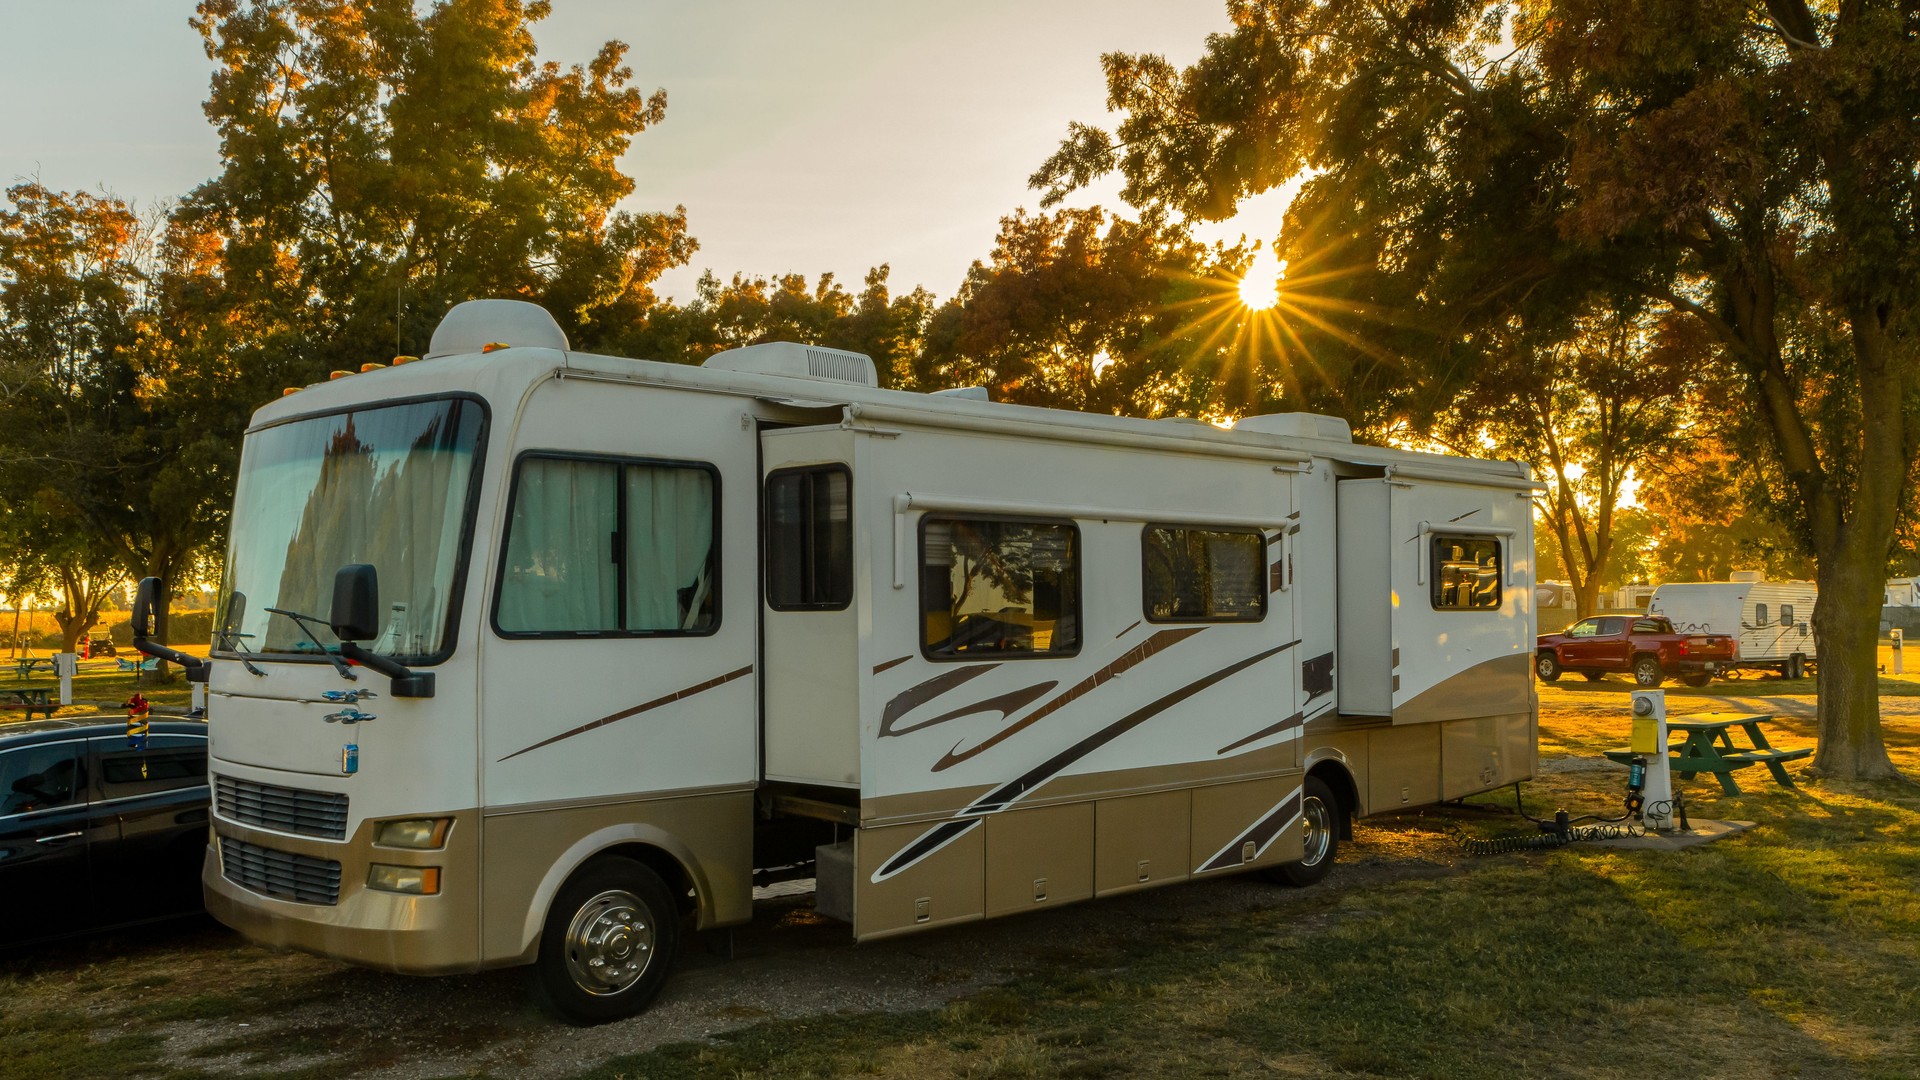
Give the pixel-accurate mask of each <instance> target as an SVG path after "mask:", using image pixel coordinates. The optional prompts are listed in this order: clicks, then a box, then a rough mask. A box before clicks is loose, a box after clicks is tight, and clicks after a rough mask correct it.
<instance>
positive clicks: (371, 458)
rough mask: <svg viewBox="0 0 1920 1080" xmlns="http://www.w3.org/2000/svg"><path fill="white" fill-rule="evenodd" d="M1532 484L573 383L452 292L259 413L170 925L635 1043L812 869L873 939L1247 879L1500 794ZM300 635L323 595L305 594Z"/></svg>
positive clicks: (890, 395)
mask: <svg viewBox="0 0 1920 1080" xmlns="http://www.w3.org/2000/svg"><path fill="white" fill-rule="evenodd" d="M1532 488H1533V484H1532V482H1531V481H1530V480H1529V478H1528V474H1527V470H1526V467H1525V466H1523V465H1519V464H1515V463H1510V462H1492V461H1476V460H1467V459H1459V458H1447V457H1439V456H1434V455H1427V454H1417V453H1409V452H1402V451H1396V450H1390V449H1382V448H1377V447H1369V446H1361V445H1356V444H1354V443H1353V442H1352V441H1351V440H1350V438H1349V437H1348V434H1347V430H1346V425H1345V424H1343V423H1341V422H1340V421H1337V420H1332V419H1329V418H1325V417H1318V416H1311V415H1304V414H1293V415H1279V416H1260V417H1252V418H1249V419H1247V420H1244V421H1242V422H1241V423H1240V424H1239V426H1238V427H1237V428H1235V429H1233V430H1231V431H1227V430H1221V429H1218V428H1215V427H1212V426H1209V425H1203V424H1194V423H1171V422H1164V421H1150V420H1137V419H1127V418H1120V417H1112V416H1091V415H1082V414H1076V413H1068V412H1061V411H1055V410H1045V409H1034V408H1026V407H1020V406H1010V405H1003V404H995V403H992V402H989V401H987V400H985V395H984V394H981V393H978V392H964V391H963V392H957V393H943V394H931V395H923V394H912V393H905V392H898V391H889V390H883V389H879V388H877V387H876V386H875V378H874V371H873V365H872V363H871V361H869V360H868V359H867V358H866V357H864V356H859V355H857V354H850V353H842V352H836V351H832V350H826V349H815V348H806V347H802V346H799V345H790V344H776V345H762V346H754V347H751V348H747V349H739V350H734V351H732V352H728V353H722V354H720V355H718V356H715V357H714V358H712V359H711V360H709V361H708V362H707V363H706V365H705V366H704V367H686V366H678V365H670V364H661V363H652V362H643V361H634V360H625V359H618V358H612V357H605V356H594V355H586V354H582V353H577V352H572V351H570V350H569V349H568V346H567V342H566V339H565V337H564V335H562V333H561V332H560V330H559V328H558V327H557V326H555V325H554V323H553V321H552V320H551V318H549V317H548V316H547V314H546V313H545V312H544V311H542V310H540V309H539V308H536V307H533V306H531V305H526V304H520V303H517V302H512V301H480V302H474V303H469V304H463V305H461V306H460V307H457V308H455V309H454V310H453V312H451V313H450V314H449V315H448V316H447V318H446V320H445V321H444V322H443V323H442V324H441V325H440V327H439V329H438V330H436V331H435V333H434V337H433V345H432V348H431V350H430V352H429V354H428V356H427V357H426V358H425V359H424V360H420V361H415V362H409V363H406V364H404V365H396V366H393V367H389V368H383V369H379V370H373V371H369V372H366V373H364V374H355V375H353V376H351V377H344V378H337V379H335V380H333V381H329V382H327V383H323V384H319V385H315V386H312V387H309V388H307V389H305V390H302V391H300V392H298V393H292V392H290V394H289V396H287V397H285V398H282V399H281V400H279V401H276V402H274V403H273V404H271V405H268V406H266V407H265V408H263V409H261V410H260V411H259V412H258V413H256V414H255V416H254V419H253V424H252V427H251V428H250V429H249V431H248V433H247V437H246V443H245V446H244V452H243V455H242V464H241V467H240V476H239V484H238V491H237V494H236V499H235V510H234V517H233V527H232V546H231V550H230V553H229V557H228V560H227V565H226V577H225V581H224V584H223V587H222V597H221V600H220V607H219V617H218V618H217V619H216V630H215V650H214V659H213V660H212V662H211V665H210V668H211V677H210V695H211V696H210V702H211V705H210V713H211V723H212V725H213V736H214V738H213V756H212V772H213V774H214V781H213V782H214V788H215V793H216V801H215V809H214V823H213V848H212V849H211V851H210V852H209V858H208V862H207V868H206V873H205V885H206V891H207V900H208V906H209V907H210V908H211V910H212V911H213V912H214V913H215V915H217V916H218V917H219V918H220V919H221V920H222V921H223V922H225V923H227V924H228V925H230V926H233V927H235V928H237V929H239V930H241V931H242V932H243V933H245V934H246V935H248V936H250V937H252V938H254V939H256V940H259V941H262V942H266V943H270V944H273V945H278V946H291V947H295V948H300V949H305V950H309V951H312V952H316V953H321V954H324V955H327V956H333V957H338V958H340V959H343V960H347V961H351V962H355V963H360V964H366V965H372V966H377V967H382V968H387V969H391V970H397V971H403V972H415V973H431V972H450V971H470V970H475V969H480V968H488V967H500V966H507V965H514V964H534V965H536V966H537V968H538V972H539V981H540V985H541V986H542V987H543V988H544V991H545V993H546V994H547V996H548V997H549V998H550V999H551V1001H552V1002H553V1003H554V1004H555V1005H556V1006H557V1007H558V1008H559V1009H560V1010H561V1011H562V1012H564V1013H566V1014H568V1015H571V1016H574V1017H577V1018H582V1019H588V1020H593V1019H605V1018H609V1017H613V1016H619V1015H625V1014H627V1013H631V1012H633V1011H635V1010H637V1009H638V1008H640V1007H641V1006H642V1005H644V1004H645V1002H646V1000H647V999H648V998H649V997H650V996H651V995H652V993H653V992H654V990H655V989H657V987H658V986H659V984H660V982H661V980H662V979H664V978H665V976H666V972H667V969H668V966H669V965H670V964H671V961H672V955H673V952H674V947H675V945H676V942H677V939H678V936H679V933H680V928H681V926H682V923H683V920H685V921H690V922H691V923H692V924H693V925H694V926H696V927H698V928H700V929H708V928H716V927H726V926H730V925H734V924H739V923H742V922H745V921H746V920H748V919H749V918H750V915H751V906H752V889H753V885H754V883H755V881H756V878H757V879H758V880H760V881H767V880H772V879H777V878H778V877H780V876H781V875H783V874H784V875H787V876H793V877H806V876H812V877H814V878H815V879H816V883H817V885H816V903H817V905H818V906H819V908H820V909H821V910H822V911H823V912H826V913H828V914H831V915H834V916H837V917H838V918H840V919H843V920H845V921H846V922H848V923H849V924H851V932H852V936H853V937H854V938H855V939H856V940H860V941H869V940H873V939H876V938H884V937H887V936H890V935H894V934H901V933H906V932H909V931H914V930H919V929H923V928H927V927H933V926H941V925H948V924H953V923H959V922H964V921H967V920H973V919H981V918H987V917H993V916H998V915H1007V914H1013V913H1017V912H1022V911H1033V910H1036V909H1040V908H1046V907H1053V906H1057V905H1060V904H1064V903H1070V902H1072V901H1075V900H1082V899H1089V898H1092V897H1097V896H1106V895H1111V894H1115V893H1124V892H1129V891H1132V890H1137V889H1143V888H1149V887H1154V886H1159V885H1165V884H1170V883H1174V882H1180V881H1187V880H1192V879H1197V878H1204V877H1209V876H1214V875H1220V874H1227V873H1233V872H1238V871H1244V870H1261V871H1266V872H1267V873H1269V874H1271V875H1274V876H1276V877H1279V878H1282V879H1285V880H1290V881H1293V882H1300V883H1304V882H1307V881H1311V880H1315V879H1317V878H1318V877H1319V876H1320V875H1322V874H1324V873H1325V872H1326V871H1327V869H1328V867H1329V865H1330V864H1331V862H1332V861H1333V857H1334V852H1335V848H1336V846H1337V843H1338V841H1339V839H1340V838H1341V836H1342V835H1343V833H1344V832H1345V831H1346V829H1347V828H1348V822H1349V820H1350V817H1351V816H1352V815H1364V814H1375V813H1380V812H1383V811H1392V810H1398V809H1402V808H1405V807H1411V806H1418V805H1421V804H1426V803H1433V802H1437V801H1440V800H1444V799H1454V798H1459V797H1461V796H1465V795H1469V794H1472V793H1475V792H1480V791H1486V790H1490V789H1493V788H1497V787H1500V786H1502V785H1506V784H1509V783H1513V782H1515V781H1517V780H1521V779H1525V778H1527V777H1529V776H1530V775H1531V774H1532V771H1533V768H1534V761H1535V743H1536V709H1535V699H1534V689H1533V681H1532V679H1531V677H1530V670H1531V669H1530V664H1531V659H1532V651H1533V601H1534V591H1533V567H1532V565H1531V559H1532V553H1533V537H1532V514H1531V505H1530V502H1529V494H1530V492H1531V490H1532ZM330 604H331V607H329V605H330Z"/></svg>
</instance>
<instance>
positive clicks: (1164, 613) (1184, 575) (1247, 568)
mask: <svg viewBox="0 0 1920 1080" xmlns="http://www.w3.org/2000/svg"><path fill="white" fill-rule="evenodd" d="M1266 549H1267V545H1266V541H1265V539H1264V538H1262V537H1261V535H1260V534H1259V533H1258V532H1254V531H1251V530H1238V529H1235V530H1227V529H1175V528H1169V527H1167V526H1162V525H1149V526H1147V528H1146V530H1145V531H1144V532H1143V533H1142V534H1141V555H1142V558H1143V560H1144V563H1145V565H1144V568H1143V574H1144V581H1143V582H1142V585H1141V593H1142V597H1143V600H1144V604H1145V607H1146V616H1147V619H1148V620H1149V621H1150V622H1232V621H1238V620H1248V621H1252V620H1256V619H1259V618H1262V617H1263V616H1265V615H1266V602H1267V590H1266V573H1265V570H1266Z"/></svg>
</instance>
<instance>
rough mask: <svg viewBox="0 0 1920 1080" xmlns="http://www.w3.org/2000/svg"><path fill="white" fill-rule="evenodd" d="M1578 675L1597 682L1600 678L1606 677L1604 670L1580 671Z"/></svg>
mask: <svg viewBox="0 0 1920 1080" xmlns="http://www.w3.org/2000/svg"><path fill="white" fill-rule="evenodd" d="M1580 677H1581V678H1583V679H1585V680H1587V681H1588V682H1599V681H1600V680H1601V679H1604V678H1606V677H1607V673H1606V672H1604V671H1583V672H1581V673H1580Z"/></svg>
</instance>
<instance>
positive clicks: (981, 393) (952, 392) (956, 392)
mask: <svg viewBox="0 0 1920 1080" xmlns="http://www.w3.org/2000/svg"><path fill="white" fill-rule="evenodd" d="M932 396H933V397H957V398H965V399H966V400H968V401H991V400H992V399H991V398H989V397H988V396H987V388H986V387H984V386H949V387H947V388H946V389H945V390H935V391H933V392H932Z"/></svg>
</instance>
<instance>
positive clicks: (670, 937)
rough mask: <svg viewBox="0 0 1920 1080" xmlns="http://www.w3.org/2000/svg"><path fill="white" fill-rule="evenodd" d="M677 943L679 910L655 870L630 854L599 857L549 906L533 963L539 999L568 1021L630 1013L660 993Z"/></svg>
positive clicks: (583, 1021)
mask: <svg viewBox="0 0 1920 1080" xmlns="http://www.w3.org/2000/svg"><path fill="white" fill-rule="evenodd" d="M679 940H680V917H679V913H678V912H677V911H676V910H675V909H674V905H673V894H672V893H669V892H668V891H667V886H666V883H665V882H662V881H661V880H660V875H658V874H656V873H654V872H653V871H652V870H650V869H648V868H647V867H645V866H643V865H641V864H640V863H637V862H635V861H634V860H632V859H627V858H621V857H619V856H607V857H605V858H601V859H596V860H594V861H593V862H590V863H588V864H587V865H586V866H585V867H583V868H581V869H580V871H579V872H578V873H576V874H574V875H573V877H572V878H571V879H569V880H568V881H567V883H566V885H564V886H562V887H561V889H560V892H559V895H557V896H555V897H554V898H553V906H552V907H551V908H549V909H548V910H547V921H546V925H545V926H544V927H543V928H542V930H541V933H540V958H539V960H538V961H536V962H535V972H536V976H537V979H538V985H539V988H540V996H541V998H542V999H543V1000H544V1002H545V1003H546V1005H547V1007H548V1008H549V1009H551V1010H552V1011H553V1012H554V1013H556V1014H557V1015H558V1016H559V1017H560V1018H561V1019H563V1020H566V1021H569V1022H571V1023H576V1024H601V1023H605V1022H607V1021H609V1020H618V1019H620V1018H622V1017H626V1016H632V1015H633V1014H635V1013H637V1012H639V1011H640V1010H641V1009H644V1008H646V1006H647V1003H648V1002H649V1001H652V1000H653V996H654V995H655V994H657V993H659V992H660V985H661V984H662V983H664V982H665V981H666V979H667V973H668V971H669V970H670V969H671V968H672V967H673V956H674V951H675V949H676V947H677V946H678V945H679Z"/></svg>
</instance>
